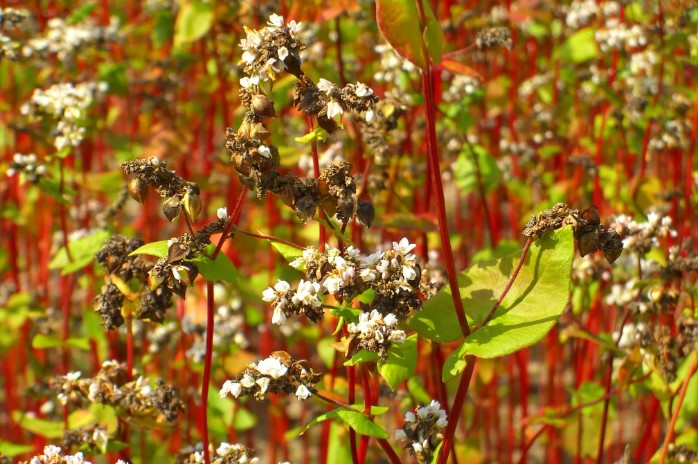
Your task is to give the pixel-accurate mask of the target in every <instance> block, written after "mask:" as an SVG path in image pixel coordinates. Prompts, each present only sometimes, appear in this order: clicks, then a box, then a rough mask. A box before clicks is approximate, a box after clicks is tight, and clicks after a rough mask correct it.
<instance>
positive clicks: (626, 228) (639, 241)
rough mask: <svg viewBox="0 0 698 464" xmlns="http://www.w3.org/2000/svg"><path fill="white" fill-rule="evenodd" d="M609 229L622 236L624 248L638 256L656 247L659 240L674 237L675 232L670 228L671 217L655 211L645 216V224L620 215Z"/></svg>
mask: <svg viewBox="0 0 698 464" xmlns="http://www.w3.org/2000/svg"><path fill="white" fill-rule="evenodd" d="M611 227H613V228H614V229H615V230H616V231H617V232H618V233H619V234H620V235H621V236H623V247H624V248H626V249H628V250H629V251H631V252H634V253H639V254H640V255H644V254H646V253H648V252H649V251H650V250H651V249H652V248H656V247H658V246H659V238H662V237H668V236H671V237H675V236H676V231H675V230H674V229H672V228H671V217H670V216H662V215H661V214H660V213H658V212H656V211H652V212H649V213H648V214H647V222H636V221H635V220H633V218H631V217H630V216H626V215H624V214H622V215H620V216H618V217H616V219H615V221H614V223H613V224H612V225H611Z"/></svg>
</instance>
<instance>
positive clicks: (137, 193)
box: [128, 178, 148, 204]
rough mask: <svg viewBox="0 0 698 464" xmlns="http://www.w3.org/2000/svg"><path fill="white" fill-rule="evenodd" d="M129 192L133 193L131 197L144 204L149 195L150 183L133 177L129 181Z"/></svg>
mask: <svg viewBox="0 0 698 464" xmlns="http://www.w3.org/2000/svg"><path fill="white" fill-rule="evenodd" d="M128 193H129V194H130V195H131V198H133V199H134V200H136V201H137V202H138V203H140V204H143V202H144V201H145V197H146V196H147V195H148V184H147V183H146V182H145V181H144V180H143V179H139V178H135V179H131V181H130V182H129V183H128Z"/></svg>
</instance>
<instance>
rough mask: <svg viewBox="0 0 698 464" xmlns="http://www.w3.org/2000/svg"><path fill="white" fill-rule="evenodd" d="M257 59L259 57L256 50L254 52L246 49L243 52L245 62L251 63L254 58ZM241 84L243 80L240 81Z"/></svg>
mask: <svg viewBox="0 0 698 464" xmlns="http://www.w3.org/2000/svg"><path fill="white" fill-rule="evenodd" d="M256 59H257V54H256V53H255V52H252V51H250V50H246V51H244V52H243V53H242V61H243V63H247V64H251V63H254V60H256ZM240 84H242V80H241V81H240ZM243 87H244V86H243Z"/></svg>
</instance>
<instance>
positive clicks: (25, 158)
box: [7, 153, 46, 184]
mask: <svg viewBox="0 0 698 464" xmlns="http://www.w3.org/2000/svg"><path fill="white" fill-rule="evenodd" d="M17 173H19V174H21V175H23V176H25V177H26V179H27V180H28V181H29V182H31V183H32V184H36V183H38V182H39V180H40V179H41V177H42V176H43V175H44V174H46V166H45V165H43V164H39V163H38V160H37V158H36V155H35V154H34V153H31V154H29V155H23V154H21V153H15V155H14V156H13V157H12V161H11V162H10V167H9V168H8V169H7V176H8V177H12V176H14V175H15V174H17Z"/></svg>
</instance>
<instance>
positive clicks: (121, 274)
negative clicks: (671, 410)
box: [95, 219, 227, 330]
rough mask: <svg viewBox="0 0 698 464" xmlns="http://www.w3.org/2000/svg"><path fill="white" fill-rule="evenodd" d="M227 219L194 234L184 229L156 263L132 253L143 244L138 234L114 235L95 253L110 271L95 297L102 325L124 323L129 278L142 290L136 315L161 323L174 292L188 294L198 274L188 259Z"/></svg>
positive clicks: (207, 241)
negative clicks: (134, 235)
mask: <svg viewBox="0 0 698 464" xmlns="http://www.w3.org/2000/svg"><path fill="white" fill-rule="evenodd" d="M226 222H227V219H219V220H218V221H216V222H212V223H210V224H208V225H206V226H204V227H202V228H201V229H199V231H198V232H196V234H195V235H194V236H191V235H190V234H188V233H185V234H184V235H182V236H181V237H178V238H175V239H172V240H171V241H170V246H169V248H168V253H167V256H165V257H164V258H161V259H159V260H158V261H157V262H156V263H155V264H146V263H145V262H143V261H142V260H141V257H140V255H135V256H129V255H130V253H132V252H133V251H135V250H136V249H138V248H139V247H140V246H142V245H143V241H142V240H141V239H139V238H133V239H127V238H125V237H123V236H121V235H119V234H116V235H114V236H112V237H111V238H110V239H109V241H107V242H106V243H105V244H104V246H103V247H102V249H101V250H100V251H99V252H97V254H96V255H95V257H96V259H97V262H98V263H100V264H101V265H102V266H104V267H105V268H106V269H107V272H108V275H107V279H106V283H105V285H104V286H103V287H102V292H101V293H100V294H99V295H98V296H97V297H96V298H95V311H96V312H97V313H98V314H99V315H100V317H101V319H102V321H101V325H102V326H103V327H104V328H105V329H107V330H113V329H116V328H118V327H120V326H121V325H122V324H123V323H124V315H123V312H122V309H123V306H124V303H125V301H126V295H127V294H128V295H129V296H130V295H132V294H133V292H132V291H131V290H130V287H129V284H130V282H133V281H135V282H136V284H138V286H139V287H141V288H142V289H143V290H142V292H141V293H140V302H139V305H138V307H137V308H136V311H135V314H134V316H135V317H136V318H137V319H140V320H148V321H151V322H158V323H161V322H163V321H164V320H165V313H166V312H167V309H168V308H169V307H170V305H171V304H172V295H173V294H174V295H178V296H179V297H180V298H185V297H186V292H187V288H188V287H189V286H190V285H192V284H193V282H194V279H196V277H197V276H198V274H199V270H198V268H197V266H196V265H195V264H194V263H192V262H189V261H186V260H189V259H192V258H195V257H196V256H197V255H199V254H200V253H202V252H203V250H204V248H205V247H206V246H207V245H209V244H210V243H211V240H210V236H211V235H213V234H218V233H221V232H223V231H224V230H225V227H226Z"/></svg>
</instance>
